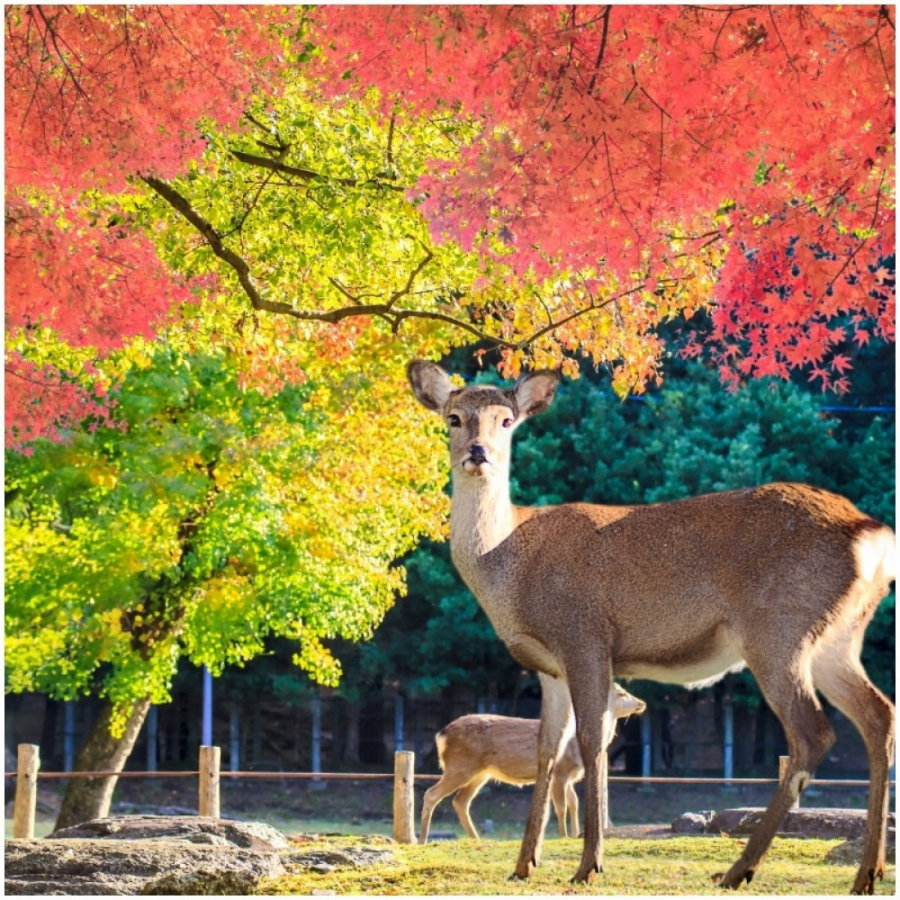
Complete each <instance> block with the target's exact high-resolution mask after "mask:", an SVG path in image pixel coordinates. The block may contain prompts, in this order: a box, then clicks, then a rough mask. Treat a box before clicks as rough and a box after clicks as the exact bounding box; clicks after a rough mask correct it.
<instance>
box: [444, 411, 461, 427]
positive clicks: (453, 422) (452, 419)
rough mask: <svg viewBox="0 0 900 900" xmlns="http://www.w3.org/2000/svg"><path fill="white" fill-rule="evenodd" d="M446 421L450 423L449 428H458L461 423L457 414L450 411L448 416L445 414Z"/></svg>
mask: <svg viewBox="0 0 900 900" xmlns="http://www.w3.org/2000/svg"><path fill="white" fill-rule="evenodd" d="M447 421H448V422H449V423H450V427H451V428H459V426H460V425H461V424H462V423H461V422H460V421H459V416H457V415H456V414H455V413H451V414H450V415H449V416H447Z"/></svg>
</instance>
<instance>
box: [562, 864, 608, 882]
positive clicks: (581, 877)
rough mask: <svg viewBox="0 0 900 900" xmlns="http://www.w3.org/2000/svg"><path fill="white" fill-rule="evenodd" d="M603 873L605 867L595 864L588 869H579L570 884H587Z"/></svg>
mask: <svg viewBox="0 0 900 900" xmlns="http://www.w3.org/2000/svg"><path fill="white" fill-rule="evenodd" d="M602 871H603V866H599V865H597V863H594V864H593V865H592V866H588V867H587V868H586V869H584V868H579V869H578V871H577V872H576V873H575V874H574V876H573V877H572V879H571V881H570V882H569V883H570V884H587V883H588V882H589V881H590V880H591V879H592V878H593V877H594V876H595V875H597V874H598V873H600V872H602Z"/></svg>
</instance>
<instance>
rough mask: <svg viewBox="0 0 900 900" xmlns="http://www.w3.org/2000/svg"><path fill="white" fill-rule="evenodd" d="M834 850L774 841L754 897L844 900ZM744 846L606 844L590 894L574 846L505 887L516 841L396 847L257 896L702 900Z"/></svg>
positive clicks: (274, 885) (849, 876) (332, 842)
mask: <svg viewBox="0 0 900 900" xmlns="http://www.w3.org/2000/svg"><path fill="white" fill-rule="evenodd" d="M354 841H355V843H356V845H359V843H360V839H358V838H357V839H348V838H331V839H329V841H327V842H317V841H315V840H312V841H302V842H300V843H299V844H298V850H300V851H301V852H304V853H305V852H308V851H312V850H315V849H323V848H325V847H328V848H330V849H334V848H335V847H336V846H344V845H352V844H353V843H354ZM838 843H840V841H817V840H797V839H786V838H776V839H775V841H774V842H773V844H772V848H771V850H770V851H769V854H768V857H767V859H766V862H765V865H764V866H763V867H762V868H761V869H760V871H759V873H758V874H757V876H756V878H754V880H753V883H752V885H748V886H746V887H745V888H744V889H742V893H743V894H745V895H746V894H751V895H757V894H758V895H783V894H805V895H831V894H847V893H849V889H850V887H851V885H852V883H853V877H854V875H855V869H854V868H853V867H850V866H833V865H829V864H827V863H825V862H824V858H825V854H826V853H827V852H828V850H829V849H831V847H833V846H835V845H836V844H838ZM741 846H742V842H741V841H738V840H735V839H733V838H725V837H712V836H710V837H699V836H698V837H681V838H668V839H665V840H625V839H616V838H608V839H607V840H606V842H605V859H604V871H603V874H602V875H599V876H597V877H596V878H594V879H593V881H592V882H591V883H590V884H588V885H573V884H570V883H569V879H570V878H571V876H572V875H573V874H574V872H575V870H576V868H577V867H578V860H579V857H580V854H581V841H580V840H571V839H569V840H560V839H553V840H547V841H546V842H545V844H544V860H543V863H542V865H541V866H540V867H539V868H538V869H537V870H536V871H535V873H534V874H533V875H532V877H531V878H530V879H529V880H528V881H527V882H522V881H509V880H508V876H509V874H510V873H511V871H512V868H513V865H514V863H515V859H516V855H517V853H518V842H517V841H481V842H476V841H473V840H470V839H468V838H467V839H465V840H460V841H453V842H443V841H442V842H438V843H435V844H428V845H426V846H406V845H395V846H393V847H392V848H391V849H392V853H393V855H394V857H395V859H396V863H395V864H392V865H384V866H377V867H371V868H359V869H337V870H335V871H334V872H331V873H329V874H316V873H312V872H304V873H302V874H296V875H290V876H286V877H282V878H279V879H272V880H270V881H268V882H265V883H264V884H263V885H262V886H261V889H260V891H259V893H264V894H306V895H310V894H312V893H313V892H314V891H315V892H319V893H325V892H332V891H333V892H334V893H336V894H339V895H341V894H357V895H359V894H379V895H384V894H387V895H390V894H399V895H407V896H423V895H430V896H433V895H447V894H450V895H492V896H512V895H537V894H554V895H561V894H565V895H569V894H587V895H631V894H638V895H641V894H642V895H667V894H670V895H694V896H697V895H708V894H720V893H721V889H720V888H718V887H717V886H716V884H715V882H714V881H713V876H714V875H716V874H720V873H722V872H724V871H726V870H727V869H728V867H729V866H730V865H731V863H732V862H734V860H735V859H736V858H737V857H738V856H739V855H740V852H741ZM895 888H896V882H895V873H894V869H893V867H891V868H890V870H889V873H888V875H887V877H886V880H885V882H884V883H883V885H881V886H880V887H879V890H878V893H883V894H886V895H893V894H894V893H895Z"/></svg>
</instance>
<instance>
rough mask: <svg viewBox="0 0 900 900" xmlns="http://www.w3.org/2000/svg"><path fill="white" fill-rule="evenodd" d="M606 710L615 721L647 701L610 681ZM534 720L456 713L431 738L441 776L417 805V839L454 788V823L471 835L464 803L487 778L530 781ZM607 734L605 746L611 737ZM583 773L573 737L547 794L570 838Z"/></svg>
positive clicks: (422, 839)
mask: <svg viewBox="0 0 900 900" xmlns="http://www.w3.org/2000/svg"><path fill="white" fill-rule="evenodd" d="M610 709H611V710H612V714H613V716H614V717H615V718H617V719H623V718H626V717H627V716H630V715H632V714H635V715H640V714H641V713H642V712H643V711H644V710H645V709H646V704H645V703H644V701H643V700H638V698H637V697H632V696H631V694H629V693H628V691H626V690H625V689H624V688H622V687H621V686H620V685H618V684H613V696H612V699H611V701H610ZM539 725H540V722H539V721H538V720H537V719H514V718H511V717H510V716H491V715H472V716H460V718H458V719H454V720H453V721H452V722H451V723H450V724H449V725H447V726H446V727H445V728H442V729H441V730H440V731H439V732H438V734H437V736H436V738H435V743H436V744H437V751H438V760H439V762H440V765H441V770H442V771H443V773H444V774H443V775H442V776H441V780H440V781H438V782H437V783H436V784H434V785H432V786H431V787H430V788H429V789H428V790H427V791H426V792H425V798H424V801H423V804H422V827H421V830H420V831H419V843H420V844H424V843H426V842H427V841H428V830H429V829H430V827H431V816H432V814H433V813H434V809H435V807H436V806H437V805H438V803H440V802H441V800H443V799H444V797H446V796H448V795H449V794H452V793H453V792H454V791H455V792H456V796H455V797H454V798H453V808H454V809H455V810H456V815H457V816H459V822H460V824H461V825H462V827H463V828H465V830H466V833H467V834H468V835H469V837H471V838H475V839H476V840H477V839H478V832H477V831H476V829H475V825H474V823H473V822H472V817H471V816H470V815H469V807H470V805H471V803H472V801H473V800H474V799H475V796H476V795H477V794H478V792H479V791H480V790H481V789H482V788H483V787H484V786H485V784H487V782H488V781H490V780H492V779H493V780H495V781H502V782H503V783H504V784H534V782H535V781H537V770H538V727H539ZM612 737H613V736H612V735H609V737H608V740H607V741H606V746H608V745H609V743H610V741H611V740H612ZM583 777H584V766H583V765H582V762H581V752H580V751H579V749H578V742H577V741H576V740H575V736H574V735H573V736H572V737H571V738H570V739H569V741H568V742H567V743H566V746H565V749H564V750H563V752H562V755H561V756H560V758H559V759H558V760H557V761H556V765H555V766H554V767H553V777H552V779H551V783H550V796H551V799H552V800H553V808H554V809H555V810H556V818H557V821H558V822H559V836H560V837H568V830H567V828H566V813H567V812H568V816H569V818H570V819H571V825H572V837H578V835H579V834H580V833H581V830H580V828H579V825H578V795H577V794H576V793H575V787H574V785H575V783H576V782H578V781H581V779H582V778H583Z"/></svg>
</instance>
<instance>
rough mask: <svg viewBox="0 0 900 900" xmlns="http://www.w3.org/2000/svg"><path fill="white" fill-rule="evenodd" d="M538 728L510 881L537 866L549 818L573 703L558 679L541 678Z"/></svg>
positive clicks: (527, 874) (525, 874) (522, 876)
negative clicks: (534, 762)
mask: <svg viewBox="0 0 900 900" xmlns="http://www.w3.org/2000/svg"><path fill="white" fill-rule="evenodd" d="M540 681H541V727H540V730H539V732H538V771H537V781H536V782H535V785H534V791H533V792H532V795H531V806H530V808H529V810H528V819H527V821H526V823H525V837H524V838H523V839H522V846H521V848H520V850H519V858H518V860H517V861H516V867H515V869H514V870H513V874H512V875H511V876H510V877H511V878H513V879H524V878H528V876H529V875H530V874H531V870H532V869H533V868H535V866H537V865H538V864H539V863H540V860H541V847H542V845H543V841H544V830H545V829H546V827H547V819H548V818H549V817H550V779H551V777H552V774H553V766H554V764H555V763H556V760H558V759H559V757H560V754H561V753H562V752H563V749H564V748H565V741H566V740H567V739H568V737H569V734H570V729H571V724H572V701H571V700H570V698H569V688H568V685H567V684H566V683H565V682H564V681H561V680H560V679H558V678H551V677H550V676H549V675H544V674H541V675H540Z"/></svg>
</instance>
